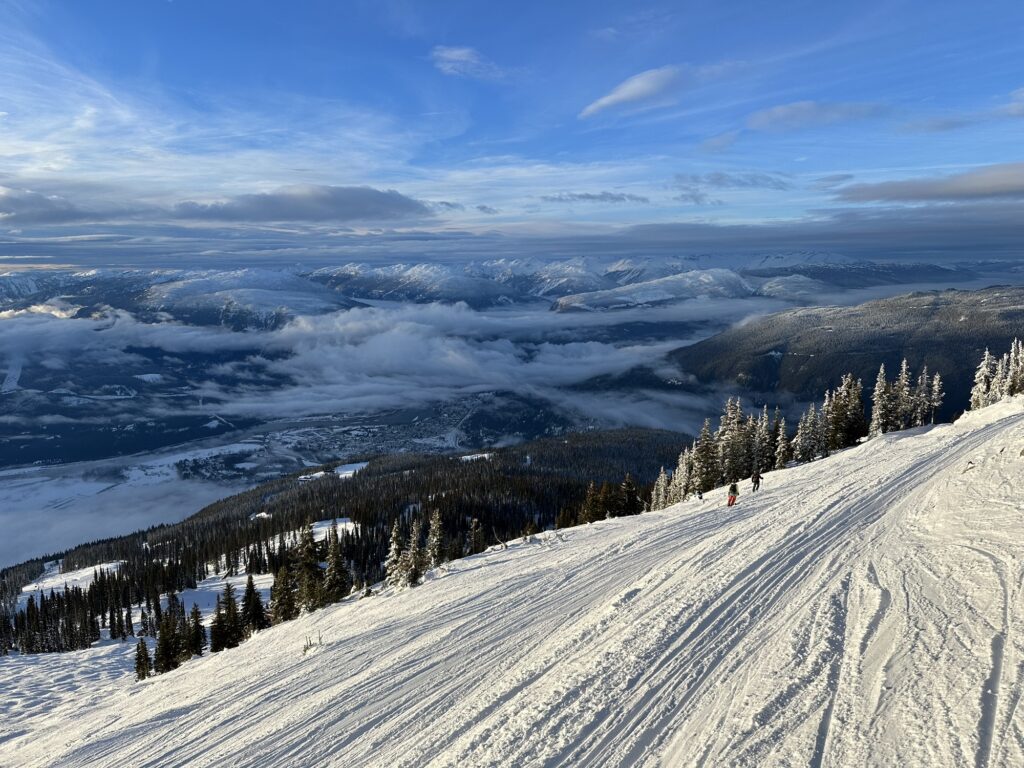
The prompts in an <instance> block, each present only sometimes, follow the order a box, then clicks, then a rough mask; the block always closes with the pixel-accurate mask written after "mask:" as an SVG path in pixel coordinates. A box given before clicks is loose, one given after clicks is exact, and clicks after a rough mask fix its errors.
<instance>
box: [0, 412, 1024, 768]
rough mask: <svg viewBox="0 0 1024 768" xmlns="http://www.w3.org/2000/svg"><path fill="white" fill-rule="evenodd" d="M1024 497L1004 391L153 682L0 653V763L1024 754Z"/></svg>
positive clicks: (494, 560) (1002, 759) (119, 655)
mask: <svg viewBox="0 0 1024 768" xmlns="http://www.w3.org/2000/svg"><path fill="white" fill-rule="evenodd" d="M1022 498H1024V399H1022V398H1018V399H1017V400H1016V401H1015V402H1007V403H1002V404H999V405H996V406H992V407H989V408H986V409H984V410H982V411H980V412H977V413H972V414H969V415H968V416H966V417H964V418H963V419H961V420H960V421H959V422H957V423H956V424H954V425H945V426H939V427H935V428H931V429H921V430H916V431H913V432H903V433H895V434H890V435H887V436H884V437H883V438H880V439H878V440H875V441H872V442H870V443H867V444H865V445H863V446H860V447H857V448H854V449H851V450H848V451H845V452H843V453H840V454H837V455H835V456H833V457H831V458H829V459H825V460H822V461H817V462H813V463H811V464H806V465H801V466H799V467H796V468H793V469H789V470H784V471H782V472H774V473H769V474H767V475H766V476H765V478H764V484H763V487H762V490H761V491H760V492H759V493H758V494H756V495H755V494H751V493H750V490H749V483H744V484H743V485H742V486H741V497H740V502H739V504H738V505H737V506H736V507H734V508H732V509H726V507H725V504H724V500H723V497H722V495H721V492H720V491H718V492H714V493H709V494H707V495H706V497H705V499H704V501H703V502H701V501H696V500H695V501H690V502H686V503H684V504H681V505H677V506H675V507H671V508H669V509H667V510H663V511H660V512H654V513H648V514H644V515H641V516H639V517H633V518H620V519H614V520H607V521H603V522H600V523H597V524H594V525H590V526H584V527H579V528H571V529H566V530H563V531H558V532H548V533H545V534H542V535H540V536H537V537H534V538H532V539H530V540H527V541H524V542H516V543H514V544H513V545H512V546H510V548H509V549H508V550H500V549H493V550H491V551H488V552H486V553H484V554H482V555H478V556H476V557H473V558H469V559H465V560H460V561H456V562H453V563H451V564H449V566H447V567H446V568H445V569H443V570H442V571H440V572H434V573H431V574H428V577H427V581H426V583H425V584H424V585H422V586H420V587H418V588H416V589H415V590H408V591H404V592H400V593H397V594H384V595H381V596H377V597H373V598H369V599H363V600H354V599H352V600H349V601H347V602H345V603H342V604H339V605H335V606H333V607H330V608H326V609H324V610H321V611H319V612H317V613H314V614H312V615H309V616H306V617H303V618H300V619H298V620H296V621H294V622H290V623H287V624H283V625H281V626H279V627H276V628H273V629H271V630H268V631H266V632H263V633H261V634H259V635H257V636H256V637H255V638H254V639H252V640H250V641H248V642H246V643H244V644H243V645H242V646H241V647H239V648H237V649H233V650H228V651H224V652H222V653H220V654H217V655H213V656H206V657H204V658H202V659H200V660H195V661H192V662H189V663H187V664H185V665H184V666H183V667H181V668H180V669H178V670H176V671H173V672H170V673H167V674H164V675H161V676H159V677H157V678H155V679H153V680H150V681H146V682H144V683H135V682H133V681H132V679H131V676H130V672H129V669H130V664H131V660H130V658H129V656H130V654H129V653H128V650H129V649H128V648H126V647H125V646H122V645H112V646H110V647H112V648H113V649H114V650H113V652H109V653H107V655H106V656H105V657H104V658H103V659H101V660H99V661H97V657H98V656H99V655H101V654H102V653H104V652H105V651H104V649H102V648H94V649H91V650H89V651H85V652H82V653H70V654H63V655H60V656H58V657H40V656H35V657H21V658H17V657H12V658H8V659H4V660H2V661H0V688H2V690H3V691H4V692H5V697H4V703H3V705H2V710H0V711H2V712H3V717H2V718H0V764H3V765H4V766H41V765H54V764H60V765H66V766H86V765H97V764H119V765H160V766H172V765H175V766H186V765H187V766H222V765H232V766H265V765H276V766H310V765H339V766H363V765H374V766H380V765H387V766H424V765H432V766H477V765H480V766H484V765H486V766H509V765H517V766H532V765H587V766H590V765H614V766H645V765H670V766H689V765H704V766H725V765H748V766H767V765H790V766H807V765H811V766H823V765H831V766H868V765H872V766H874V765H886V766H891V765H902V766H976V767H981V766H1013V765H1021V764H1024V707H1020V706H1019V702H1020V699H1021V695H1022V685H1024V637H1022V635H1021V629H1020V625H1021V622H1022V620H1024V537H1022V532H1024V505H1022V504H1021V499H1022ZM307 637H311V638H313V640H314V641H316V640H317V639H318V638H322V645H319V646H316V647H314V648H313V649H312V650H311V651H310V652H309V653H307V654H304V653H303V645H304V643H305V641H306V638H307ZM79 659H80V660H81V662H82V664H79V665H78V666H75V661H76V660H79ZM87 662H88V663H90V664H91V666H88V667H86V666H84V665H85V663H87ZM115 669H121V670H123V672H122V674H119V675H118V674H114V673H113V671H112V670H115Z"/></svg>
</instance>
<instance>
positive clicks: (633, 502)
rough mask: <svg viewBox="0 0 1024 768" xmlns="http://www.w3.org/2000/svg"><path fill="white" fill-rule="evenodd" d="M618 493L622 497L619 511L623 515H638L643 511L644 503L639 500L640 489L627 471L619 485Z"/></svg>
mask: <svg viewBox="0 0 1024 768" xmlns="http://www.w3.org/2000/svg"><path fill="white" fill-rule="evenodd" d="M619 493H620V495H621V497H622V498H621V506H620V511H621V513H622V514H623V515H639V514H640V513H641V512H643V509H644V504H643V502H642V501H641V500H640V491H639V490H638V489H637V487H636V483H634V482H633V478H632V477H631V476H630V475H629V474H628V473H627V474H626V477H625V479H624V480H623V481H622V485H621V486H619Z"/></svg>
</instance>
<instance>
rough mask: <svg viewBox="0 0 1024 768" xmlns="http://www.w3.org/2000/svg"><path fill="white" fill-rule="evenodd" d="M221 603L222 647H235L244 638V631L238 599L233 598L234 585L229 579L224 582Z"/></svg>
mask: <svg viewBox="0 0 1024 768" xmlns="http://www.w3.org/2000/svg"><path fill="white" fill-rule="evenodd" d="M221 605H222V607H223V609H224V647H225V648H237V647H238V644H239V643H241V642H242V640H243V639H244V635H245V631H244V629H243V627H242V617H241V614H240V613H239V612H238V601H237V600H236V599H235V585H234V584H232V583H231V582H230V581H228V582H226V583H225V584H224V593H223V598H222V599H221Z"/></svg>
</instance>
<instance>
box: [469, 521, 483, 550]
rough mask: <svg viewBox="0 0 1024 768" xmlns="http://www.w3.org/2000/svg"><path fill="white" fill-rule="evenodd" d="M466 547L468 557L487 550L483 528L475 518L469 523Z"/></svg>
mask: <svg viewBox="0 0 1024 768" xmlns="http://www.w3.org/2000/svg"><path fill="white" fill-rule="evenodd" d="M466 547H467V550H468V554H470V555H478V554H480V553H481V552H483V551H484V550H485V549H487V540H486V539H485V538H484V531H483V528H481V527H480V521H479V520H477V519H476V518H475V517H474V518H473V519H472V520H470V521H469V533H468V534H467V536H466Z"/></svg>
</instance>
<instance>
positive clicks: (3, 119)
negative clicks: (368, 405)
mask: <svg viewBox="0 0 1024 768" xmlns="http://www.w3.org/2000/svg"><path fill="white" fill-rule="evenodd" d="M786 6H788V8H787V7H786ZM735 11H736V9H735V7H708V8H700V9H694V8H683V7H680V6H679V4H677V3H664V2H645V3H641V4H634V5H631V6H630V7H629V8H628V9H627V8H623V7H622V6H621V4H618V3H611V2H607V3H601V2H598V3H587V4H585V5H584V4H582V3H577V2H569V3H564V4H557V7H552V6H551V5H550V4H542V3H535V2H526V3H519V4H517V5H516V11H515V13H508V14H502V18H501V24H500V25H495V24H493V23H492V21H491V19H490V18H487V17H485V15H484V14H473V13H465V9H464V8H462V7H461V6H460V5H459V4H457V3H454V2H441V3H430V4H429V5H428V4H425V3H424V4H417V3H404V2H403V3H399V2H380V3H356V4H351V5H347V6H346V7H345V8H344V9H342V8H340V7H335V6H332V5H330V4H328V5H318V6H298V7H288V8H284V7H280V6H267V7H252V6H251V4H246V3H242V2H237V1H236V0H229V1H228V2H224V3H219V4H217V6H216V7H207V6H202V5H198V4H196V5H192V4H187V3H167V4H159V5H157V4H153V5H145V6H139V5H138V4H134V3H129V2H127V0H122V1H121V2H115V3H110V4H107V5H105V6H103V7H86V6H82V5H79V4H52V5H50V4H42V5H34V4H33V5H30V4H24V3H18V2H7V3H0V71H2V72H3V73H4V75H3V86H4V87H3V89H2V90H0V261H2V260H4V259H12V258H17V257H21V258H25V259H26V261H27V262H32V261H33V260H36V261H38V260H41V259H43V257H48V258H56V259H60V258H67V259H71V260H74V259H86V258H95V257H97V256H99V255H102V257H103V258H106V259H109V260H115V261H122V262H130V261H133V260H134V261H140V262H141V261H147V260H150V259H154V258H158V257H163V258H174V257H176V256H177V255H180V254H193V255H195V256H196V257H198V256H199V255H206V256H207V257H209V258H211V259H216V258H219V257H229V256H233V257H236V258H267V259H270V258H276V259H285V260H290V261H302V260H313V261H316V260H320V259H323V258H327V257H328V255H330V254H336V253H339V252H340V253H344V252H346V251H349V250H357V251H360V252H361V253H362V254H369V255H370V256H372V257H375V258H376V257H379V258H394V257H395V255H396V254H404V256H405V257H408V256H409V255H410V254H413V255H414V257H416V258H424V259H431V258H444V257H446V253H447V252H449V251H450V252H453V253H460V252H463V251H473V252H474V255H479V254H480V253H484V252H490V251H491V250H493V249H497V250H498V251H508V252H516V253H522V254H527V255H531V254H537V253H543V252H545V249H546V248H550V247H551V245H552V243H556V244H557V248H558V249H559V251H560V252H562V253H565V252H567V251H572V252H574V253H585V252H587V251H588V249H591V248H597V249H598V250H599V251H603V252H606V251H609V250H622V251H623V252H626V253H628V252H630V250H631V249H633V250H634V251H641V252H642V251H644V250H645V249H650V248H651V247H652V245H651V243H652V241H656V242H657V243H658V244H659V245H658V246H657V247H664V248H668V247H672V248H674V249H675V250H676V252H678V251H680V250H688V249H693V250H700V249H704V248H708V247H714V248H718V249H722V250H735V249H746V248H750V247H754V246H753V244H752V243H753V239H759V240H758V241H759V242H760V243H761V244H762V245H761V247H765V248H820V249H822V250H840V251H844V252H849V253H854V254H856V255H865V254H867V255H870V254H871V252H872V250H871V249H875V250H874V253H876V254H885V253H890V252H892V251H893V250H895V251H897V252H898V251H899V250H900V249H901V248H904V247H910V244H911V243H914V248H915V249H916V250H917V252H919V253H920V254H922V256H924V257H926V258H927V257H938V256H946V255H956V254H957V253H958V252H959V249H961V248H962V249H969V250H972V252H973V255H977V251H978V248H982V249H984V248H988V247H991V248H992V249H993V250H992V253H993V254H999V255H1003V256H1006V255H1014V256H1020V255H1022V254H1021V252H1020V251H1021V249H1020V247H1019V246H1017V248H1016V249H1015V248H1014V247H1013V245H1012V244H1013V243H1014V242H1017V243H1019V242H1021V234H1022V227H1024V224H1021V221H1022V219H1024V216H1021V206H1022V204H1024V163H1022V162H1021V160H1022V158H1021V156H1020V141H1019V138H1020V135H1021V129H1022V127H1024V81H1022V77H1024V75H1022V74H1021V70H1020V67H1019V31H1018V30H1019V29H1020V27H1021V25H1022V24H1024V6H1021V5H1020V4H1019V3H1013V2H1007V1H1005V0H998V1H997V2H995V3H993V4H990V6H989V7H988V11H987V13H986V14H977V13H974V12H972V10H971V9H969V8H965V7H955V6H954V5H949V6H944V7H936V6H935V5H934V4H930V3H924V2H908V3H904V4H901V5H900V6H899V7H898V8H894V7H893V6H892V5H891V3H886V2H882V1H881V0H876V1H875V2H869V3H866V4H860V5H857V6H856V7H853V6H841V5H836V4H826V5H825V6H822V7H813V8H810V7H807V6H804V5H800V6H797V5H796V4H795V3H794V4H783V6H782V7H780V6H771V7H768V6H765V7H757V6H752V7H748V8H745V9H744V12H743V14H741V15H738V14H736V12H735ZM925 14H926V15H927V17H928V19H929V23H928V24H921V23H920V20H921V18H922V16H923V15H925ZM281 30H286V31H288V32H289V34H287V35H282V34H280V32H281ZM537 30H544V31H545V32H544V34H543V35H538V34H537ZM186 53H187V55H185V54H186ZM952 224H955V226H956V228H957V229H956V236H955V237H953V238H952V239H950V238H949V237H947V236H945V235H946V233H947V231H948V230H949V229H950V227H951V226H952ZM932 225H936V226H938V227H939V229H940V230H941V231H942V234H940V235H936V234H934V229H932V228H931V227H932ZM654 233H657V235H656V236H655V235H654ZM865 236H866V239H865ZM922 237H923V241H922V240H921V238H922ZM887 238H888V241H889V244H888V245H887V244H886V242H885V241H886V239H887ZM865 243H868V245H865ZM90 249H91V250H90Z"/></svg>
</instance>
